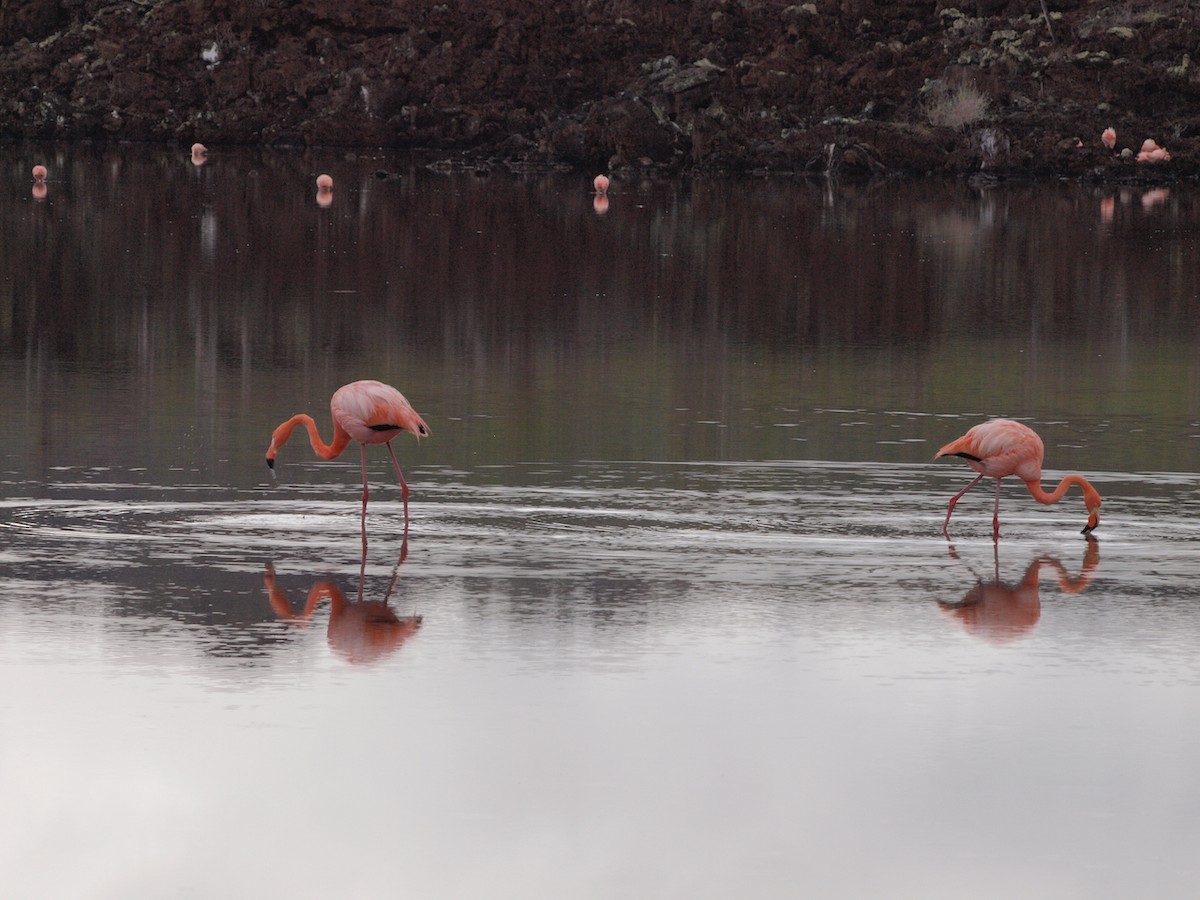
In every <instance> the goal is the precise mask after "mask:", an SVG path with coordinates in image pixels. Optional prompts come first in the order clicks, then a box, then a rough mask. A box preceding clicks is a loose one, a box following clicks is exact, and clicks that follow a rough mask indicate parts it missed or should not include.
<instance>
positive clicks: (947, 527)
mask: <svg viewBox="0 0 1200 900" xmlns="http://www.w3.org/2000/svg"><path fill="white" fill-rule="evenodd" d="M982 480H983V476H982V475H980V476H979V477H978V478H976V479H975V480H974V481H972V482H971V483H970V484H968V485H967V486H966V487H965V488H963V489H962V490H961V491H959V492H958V493H957V494H955V495H954V496H953V497H951V498H950V508H949V509H947V510H946V521H945V522H944V523H943V524H942V534H944V535H945V536H946V540H949V539H950V515H951V514H952V513H953V512H954V507H955V505H956V504H957V503H958V500H959V498H960V497H962V495H963V494H965V493H966V492H967V491H969V490H970V489H971V488H973V487H975V485H977V484H979V482H981V481H982Z"/></svg>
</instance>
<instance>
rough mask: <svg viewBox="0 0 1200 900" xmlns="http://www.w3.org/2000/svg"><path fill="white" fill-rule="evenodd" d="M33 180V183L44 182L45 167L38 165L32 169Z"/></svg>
mask: <svg viewBox="0 0 1200 900" xmlns="http://www.w3.org/2000/svg"><path fill="white" fill-rule="evenodd" d="M33 180H34V181H45V180H46V167H45V166H43V165H41V164H40V163H39V164H38V165H36V166H34V167H33Z"/></svg>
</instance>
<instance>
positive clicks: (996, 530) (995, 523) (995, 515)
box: [992, 478, 1000, 543]
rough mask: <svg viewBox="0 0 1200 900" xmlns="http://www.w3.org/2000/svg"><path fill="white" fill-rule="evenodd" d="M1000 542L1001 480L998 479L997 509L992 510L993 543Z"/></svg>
mask: <svg viewBox="0 0 1200 900" xmlns="http://www.w3.org/2000/svg"><path fill="white" fill-rule="evenodd" d="M999 540H1000V479H999V478H997V479H996V508H995V509H994V510H992V541H993V543H994V542H996V541H999Z"/></svg>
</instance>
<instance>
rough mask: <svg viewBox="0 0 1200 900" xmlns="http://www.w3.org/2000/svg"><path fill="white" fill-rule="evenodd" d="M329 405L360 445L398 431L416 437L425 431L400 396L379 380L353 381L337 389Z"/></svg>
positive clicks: (376, 441) (426, 428) (418, 417)
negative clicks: (407, 432)
mask: <svg viewBox="0 0 1200 900" xmlns="http://www.w3.org/2000/svg"><path fill="white" fill-rule="evenodd" d="M329 407H330V411H331V412H332V413H333V418H334V419H335V420H336V421H338V422H340V423H341V425H342V427H343V428H344V429H346V432H347V433H348V434H349V435H350V436H351V437H352V438H354V439H355V440H356V441H361V442H362V443H364V444H380V443H384V442H385V441H390V440H391V439H392V438H394V437H395V436H396V435H397V434H398V433H399V432H401V431H411V432H412V433H413V434H415V435H417V436H418V437H423V436H425V435H427V434H429V426H428V425H426V424H425V420H424V419H422V418H421V417H420V415H418V414H417V411H416V410H415V409H413V407H412V404H411V403H409V402H408V400H407V399H406V398H405V397H404V395H403V394H401V393H400V392H399V391H398V390H396V389H395V388H394V387H391V386H389V385H386V384H383V383H382V382H379V381H355V382H353V383H351V384H347V385H345V386H344V387H341V388H338V390H337V391H336V392H335V393H334V395H333V399H332V400H330V403H329Z"/></svg>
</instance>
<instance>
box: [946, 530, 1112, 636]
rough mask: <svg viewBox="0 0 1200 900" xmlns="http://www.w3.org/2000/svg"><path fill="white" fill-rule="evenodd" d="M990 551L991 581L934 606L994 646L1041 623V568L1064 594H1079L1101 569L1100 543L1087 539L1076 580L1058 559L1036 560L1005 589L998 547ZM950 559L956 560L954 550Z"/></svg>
mask: <svg viewBox="0 0 1200 900" xmlns="http://www.w3.org/2000/svg"><path fill="white" fill-rule="evenodd" d="M993 551H994V554H995V555H994V563H995V570H994V577H993V579H992V580H991V581H984V580H983V579H981V578H979V577H978V576H976V580H975V586H974V587H972V588H971V589H970V590H969V591H967V593H966V594H965V595H963V598H962V599H961V600H959V601H956V602H946V601H944V600H938V601H937V603H938V606H939V607H940V608H941V610H942V611H943V612H945V613H946V614H947V615H949V616H951V617H953V618H955V619H958V620H959V622H960V623H961V624H962V626H963V628H964V629H965V630H966V631H967V632H969V633H971V634H973V635H976V636H977V637H980V638H983V639H984V640H986V641H990V642H991V643H995V644H1002V643H1006V642H1008V641H1011V640H1016V639H1017V638H1020V637H1023V636H1024V635H1026V634H1028V633H1029V632H1031V631H1033V629H1034V627H1035V626H1036V625H1037V623H1038V620H1039V619H1041V617H1042V602H1041V597H1040V580H1041V573H1042V568H1043V567H1049V568H1050V569H1052V570H1053V571H1054V573H1055V575H1056V576H1057V577H1058V586H1059V589H1060V590H1061V591H1062V592H1063V593H1064V594H1078V593H1081V592H1082V591H1083V590H1084V589H1085V588H1087V586H1088V585H1089V584H1091V582H1092V579H1093V577H1095V573H1096V569H1097V568H1098V567H1099V565H1100V542H1099V541H1097V540H1095V539H1090V540H1088V541H1087V550H1086V551H1085V552H1084V554H1083V562H1082V564H1081V567H1080V571H1079V575H1078V576H1076V577H1075V578H1072V577H1071V575H1070V573H1069V572H1068V571H1067V569H1066V567H1065V566H1064V565H1063V564H1062V562H1061V561H1060V560H1058V559H1057V558H1055V557H1053V556H1038V557H1036V558H1035V559H1034V560H1033V561H1032V562H1030V563H1029V565H1028V566H1027V567H1026V569H1025V574H1024V576H1023V577H1022V578H1021V580H1020V581H1019V582H1017V583H1016V584H1015V585H1008V584H1004V583H1003V582H1002V581H1000V555H999V554H1000V551H999V547H998V546H996V547H993ZM951 555H953V556H955V558H957V556H956V555H955V554H954V552H953V548H952V549H951Z"/></svg>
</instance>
